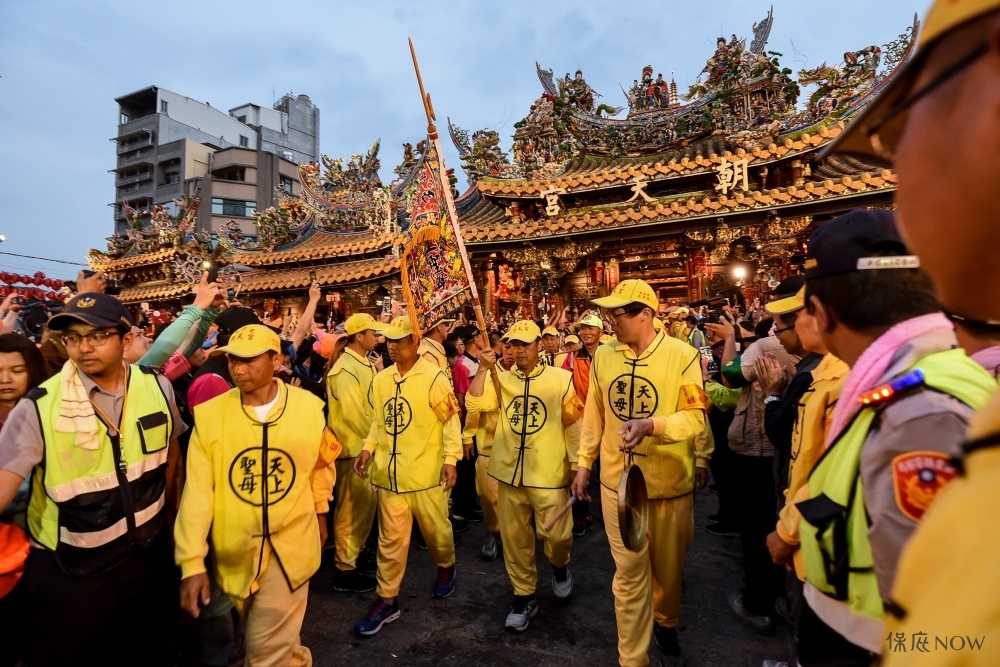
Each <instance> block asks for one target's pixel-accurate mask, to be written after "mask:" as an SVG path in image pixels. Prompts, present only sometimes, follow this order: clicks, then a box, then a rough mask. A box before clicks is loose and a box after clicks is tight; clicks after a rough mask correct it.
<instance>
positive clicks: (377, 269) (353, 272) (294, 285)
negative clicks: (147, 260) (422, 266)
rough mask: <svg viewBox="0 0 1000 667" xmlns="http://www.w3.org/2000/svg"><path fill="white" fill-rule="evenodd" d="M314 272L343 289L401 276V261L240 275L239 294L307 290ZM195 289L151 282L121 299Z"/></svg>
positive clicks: (171, 296) (367, 261)
mask: <svg viewBox="0 0 1000 667" xmlns="http://www.w3.org/2000/svg"><path fill="white" fill-rule="evenodd" d="M313 271H315V272H316V281H317V282H318V283H319V284H320V285H321V286H323V287H333V286H337V287H340V286H344V285H351V284H354V283H362V282H366V281H369V280H377V279H379V278H383V277H385V276H387V275H391V274H394V273H398V272H399V260H398V259H397V258H395V257H377V258H374V259H365V260H361V261H357V262H343V263H340V264H330V265H325V266H313V267H307V268H291V269H285V270H278V271H274V270H267V271H261V272H254V273H244V274H242V275H241V276H240V283H239V293H240V294H241V295H246V294H261V293H267V292H276V291H281V290H296V289H301V290H304V289H307V288H308V287H309V285H310V276H309V274H310V273H311V272H313ZM230 284H232V283H230ZM191 290H192V286H191V285H190V284H186V283H167V282H158V283H148V284H145V285H138V286H136V287H131V288H128V289H124V290H122V292H121V294H120V295H119V298H120V299H121V300H122V301H123V302H124V303H139V302H142V301H166V300H172V299H180V298H182V297H184V296H185V295H187V294H191Z"/></svg>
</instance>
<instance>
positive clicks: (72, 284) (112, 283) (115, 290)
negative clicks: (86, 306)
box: [63, 269, 124, 296]
mask: <svg viewBox="0 0 1000 667" xmlns="http://www.w3.org/2000/svg"><path fill="white" fill-rule="evenodd" d="M96 274H97V272H96V271H91V270H90V269H84V270H83V276H84V277H85V278H90V277H91V276H94V275H96ZM63 284H64V285H66V287H68V288H70V289H71V290H73V292H74V293H79V292H80V290H79V288H78V287H77V286H76V281H75V280H66V281H63ZM123 287H124V285H122V281H120V280H114V279H112V278H105V280H104V293H105V294H108V295H110V296H118V295H119V294H121V292H122V288H123Z"/></svg>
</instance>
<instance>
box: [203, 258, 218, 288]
mask: <svg viewBox="0 0 1000 667" xmlns="http://www.w3.org/2000/svg"><path fill="white" fill-rule="evenodd" d="M201 267H202V269H204V270H205V271H208V282H209V283H214V282H218V280H219V265H218V264H216V263H215V262H209V261H208V260H206V261H204V262H202V263H201Z"/></svg>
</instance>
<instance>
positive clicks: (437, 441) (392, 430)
mask: <svg viewBox="0 0 1000 667" xmlns="http://www.w3.org/2000/svg"><path fill="white" fill-rule="evenodd" d="M369 401H370V402H371V404H372V408H373V410H374V413H375V421H374V422H373V423H372V426H371V429H370V430H369V432H368V437H367V439H366V440H365V445H364V449H365V450H366V451H368V452H370V453H371V454H372V460H371V464H370V472H369V475H370V478H371V481H372V484H374V485H375V486H377V487H380V488H383V489H387V490H389V491H392V492H394V493H407V492H412V491H423V490H424V489H430V488H434V487H436V486H437V485H438V484H439V482H440V479H441V466H442V465H444V464H448V465H455V462H456V461H458V459H460V458H462V427H461V423H460V420H459V406H458V400H456V399H455V394H454V392H452V390H451V381H450V380H449V379H448V377H447V376H446V375H445V374H444V371H442V370H441V369H440V368H438V367H437V366H435V365H434V364H432V363H431V362H429V361H427V359H425V358H423V357H420V358H418V359H417V361H416V363H414V364H413V366H412V367H411V368H410V370H409V371H407V373H406V375H404V376H402V377H400V375H399V370H398V368H397V367H396V365H395V364H393V365H392V366H390V367H389V368H386V369H385V370H383V371H381V372H380V373H378V374H377V375H376V376H375V379H374V380H373V381H372V390H371V393H370V396H369Z"/></svg>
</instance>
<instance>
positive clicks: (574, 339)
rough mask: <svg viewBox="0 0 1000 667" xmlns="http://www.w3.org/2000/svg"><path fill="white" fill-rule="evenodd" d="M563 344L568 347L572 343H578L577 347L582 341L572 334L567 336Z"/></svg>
mask: <svg viewBox="0 0 1000 667" xmlns="http://www.w3.org/2000/svg"><path fill="white" fill-rule="evenodd" d="M563 343H565V344H566V345H569V344H570V343H576V344H577V345H579V344H580V339H579V338H577V337H576V336H575V335H573V334H570V335H568V336H566V340H564V341H563Z"/></svg>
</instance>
